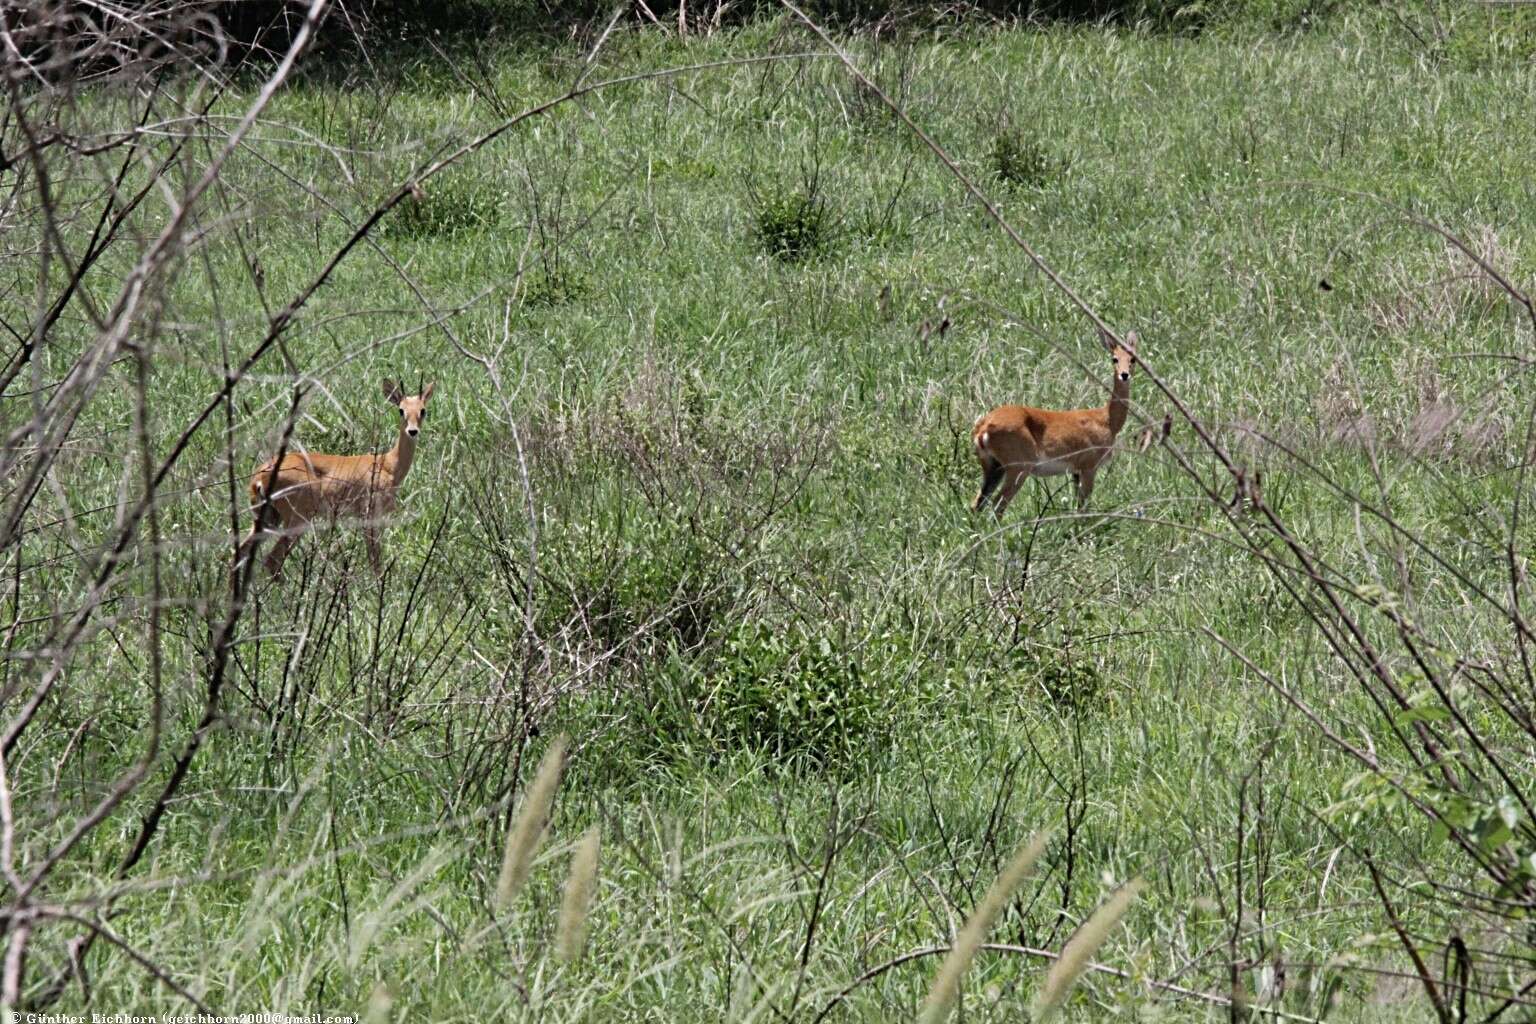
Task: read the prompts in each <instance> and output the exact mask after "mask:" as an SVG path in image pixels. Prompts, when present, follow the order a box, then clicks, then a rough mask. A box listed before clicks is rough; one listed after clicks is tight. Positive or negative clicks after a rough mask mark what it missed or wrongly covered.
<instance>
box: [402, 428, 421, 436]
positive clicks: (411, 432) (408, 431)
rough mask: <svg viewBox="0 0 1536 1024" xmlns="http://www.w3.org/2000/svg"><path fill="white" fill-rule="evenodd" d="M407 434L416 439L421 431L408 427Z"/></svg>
mask: <svg viewBox="0 0 1536 1024" xmlns="http://www.w3.org/2000/svg"><path fill="white" fill-rule="evenodd" d="M405 432H406V433H407V434H410V435H411V436H412V437H415V436H416V435H417V433H418V432H419V431H418V430H417V428H415V427H406V428H405Z"/></svg>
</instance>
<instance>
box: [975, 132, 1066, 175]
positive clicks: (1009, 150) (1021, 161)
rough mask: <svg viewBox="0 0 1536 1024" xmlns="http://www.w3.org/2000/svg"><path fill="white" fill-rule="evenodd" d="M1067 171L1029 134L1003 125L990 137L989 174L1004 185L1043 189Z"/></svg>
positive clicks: (1062, 164)
mask: <svg viewBox="0 0 1536 1024" xmlns="http://www.w3.org/2000/svg"><path fill="white" fill-rule="evenodd" d="M1065 170H1066V166H1065V164H1064V163H1063V162H1062V161H1060V160H1057V159H1056V158H1055V157H1053V156H1052V155H1051V154H1050V152H1049V151H1048V150H1047V149H1046V148H1045V146H1044V145H1042V144H1041V142H1040V140H1039V139H1037V138H1035V137H1034V136H1033V135H1031V134H1030V133H1028V132H1026V131H1024V130H1022V129H1019V128H1012V127H1003V128H1001V129H999V131H998V133H997V134H996V135H994V136H993V137H992V173H993V174H994V175H995V176H996V177H997V179H998V180H999V181H1001V182H1003V183H1004V184H1007V185H1013V186H1015V187H1018V188H1043V187H1045V186H1046V185H1048V184H1050V183H1051V182H1052V181H1053V180H1054V179H1056V178H1057V177H1059V176H1060V175H1061V174H1062V172H1063V171H1065Z"/></svg>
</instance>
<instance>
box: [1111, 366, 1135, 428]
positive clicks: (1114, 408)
mask: <svg viewBox="0 0 1536 1024" xmlns="http://www.w3.org/2000/svg"><path fill="white" fill-rule="evenodd" d="M1130 401H1131V382H1130V381H1128V380H1121V379H1120V378H1119V377H1118V376H1117V377H1116V378H1115V386H1114V389H1113V390H1111V391H1110V393H1109V429H1110V431H1111V432H1113V433H1116V434H1118V433H1120V428H1121V427H1123V426H1125V418H1126V416H1127V415H1128V414H1129V413H1130Z"/></svg>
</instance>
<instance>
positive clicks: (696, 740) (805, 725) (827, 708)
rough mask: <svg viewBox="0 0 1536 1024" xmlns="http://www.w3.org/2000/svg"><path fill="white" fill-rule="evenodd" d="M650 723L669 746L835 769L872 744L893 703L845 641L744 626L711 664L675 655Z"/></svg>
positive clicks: (672, 749)
mask: <svg viewBox="0 0 1536 1024" xmlns="http://www.w3.org/2000/svg"><path fill="white" fill-rule="evenodd" d="M670 669H671V671H670V672H669V673H668V676H669V678H668V679H667V681H666V683H665V684H664V686H663V688H662V689H661V691H660V692H659V693H657V694H656V695H654V699H653V700H652V702H651V707H650V708H649V714H650V718H649V721H647V722H646V725H647V727H648V728H649V729H650V732H651V736H652V737H653V740H654V741H656V742H658V743H659V744H660V745H661V747H662V748H663V750H664V751H668V752H671V753H674V754H682V753H685V752H687V751H688V750H698V749H703V750H705V751H708V752H711V753H716V754H719V753H727V752H730V751H738V750H747V751H752V752H754V753H759V754H763V755H766V756H768V757H771V758H773V759H775V760H777V761H780V762H785V763H788V764H791V765H796V764H799V765H809V766H814V767H834V766H836V765H838V764H840V763H845V762H848V761H850V760H851V758H852V757H853V756H854V755H855V754H856V753H857V752H859V751H860V750H862V748H863V747H864V746H865V744H867V742H868V741H869V740H870V738H871V736H872V735H873V734H874V731H875V726H876V725H877V723H878V722H879V721H881V716H882V714H883V711H884V707H885V701H884V699H883V698H882V696H881V695H880V694H879V693H877V691H876V688H875V685H874V681H873V680H872V679H871V676H870V673H869V672H868V671H866V666H865V664H864V662H863V660H862V659H861V658H860V657H859V655H858V654H857V653H855V652H854V651H852V650H850V649H849V648H848V647H847V645H846V643H845V641H843V640H840V639H838V638H836V637H834V636H832V635H830V634H828V633H825V632H818V631H815V630H811V629H807V628H805V627H803V626H795V627H791V628H788V629H784V630H775V629H773V628H771V627H769V626H767V625H765V624H763V623H759V622H743V623H741V624H740V625H738V626H736V627H735V628H734V629H733V630H731V632H730V633H728V634H727V635H726V636H725V638H724V640H723V642H722V644H721V646H720V648H719V650H718V651H716V652H715V653H714V654H713V655H711V656H709V657H708V658H707V659H706V660H705V662H704V663H703V664H702V665H686V664H683V663H682V662H681V661H680V660H678V659H674V660H673V663H672V665H671V666H670Z"/></svg>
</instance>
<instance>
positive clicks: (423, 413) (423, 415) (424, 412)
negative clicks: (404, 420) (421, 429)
mask: <svg viewBox="0 0 1536 1024" xmlns="http://www.w3.org/2000/svg"><path fill="white" fill-rule="evenodd" d="M421 422H423V423H425V422H427V410H425V409H423V410H421Z"/></svg>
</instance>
